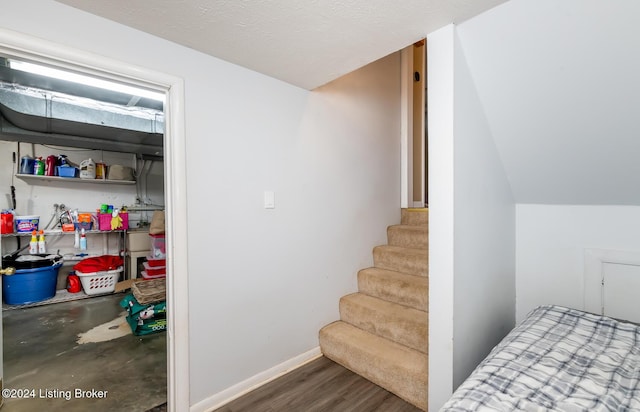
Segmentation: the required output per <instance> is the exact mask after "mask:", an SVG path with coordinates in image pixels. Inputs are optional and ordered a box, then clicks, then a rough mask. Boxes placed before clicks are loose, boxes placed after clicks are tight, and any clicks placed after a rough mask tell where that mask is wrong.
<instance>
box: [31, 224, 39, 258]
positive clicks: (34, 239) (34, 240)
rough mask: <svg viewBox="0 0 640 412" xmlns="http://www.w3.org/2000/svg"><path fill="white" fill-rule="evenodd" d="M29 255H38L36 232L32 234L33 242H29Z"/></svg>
mask: <svg viewBox="0 0 640 412" xmlns="http://www.w3.org/2000/svg"><path fill="white" fill-rule="evenodd" d="M29 253H31V254H32V255H35V254H36V253H38V238H37V237H36V231H35V230H34V231H33V232H31V241H30V242H29Z"/></svg>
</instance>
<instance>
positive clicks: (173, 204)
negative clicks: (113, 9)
mask: <svg viewBox="0 0 640 412" xmlns="http://www.w3.org/2000/svg"><path fill="white" fill-rule="evenodd" d="M0 53H6V54H9V55H13V56H16V57H20V58H24V59H27V60H31V61H34V62H40V63H45V64H50V65H54V66H57V67H62V68H67V69H73V70H75V71H79V72H82V73H84V74H87V75H92V76H98V77H102V78H108V79H112V80H117V81H120V82H125V83H128V84H131V85H134V86H138V87H143V88H147V89H152V90H154V91H158V92H161V93H165V95H166V102H165V134H164V154H165V155H164V174H165V179H164V190H165V208H166V209H165V210H166V222H165V223H166V228H167V230H166V232H167V234H166V242H167V308H168V311H167V324H168V327H167V406H168V410H169V411H178V410H180V411H183V410H188V409H189V313H188V312H189V309H188V308H189V301H188V277H187V276H175V274H177V273H178V272H180V273H183V272H185V271H187V273H188V260H187V250H188V248H187V229H186V228H187V215H186V210H187V196H186V195H187V194H186V188H187V179H186V139H185V114H184V107H185V104H184V100H185V99H184V81H183V79H181V78H179V77H176V76H172V75H168V74H165V73H161V72H157V71H155V70H151V69H148V68H145V67H139V66H135V65H132V64H128V63H126V62H121V61H117V60H114V59H109V58H106V57H104V56H100V55H97V54H93V53H91V52H87V51H84V50H78V49H74V48H70V47H67V46H63V45H60V44H57V43H53V42H50V41H47V40H43V39H39V38H36V37H32V36H29V35H26V34H23V33H18V32H14V31H11V30H7V29H4V28H0ZM178 268H179V269H180V271H178V270H177V269H178ZM0 293H1V292H0ZM1 331H2V329H1V328H0V333H1ZM0 339H2V336H1V335H0ZM0 342H1V341H0ZM1 356H2V353H1V352H0V366H2V361H1ZM3 376H4V374H2V370H1V369H0V381H2V377H3Z"/></svg>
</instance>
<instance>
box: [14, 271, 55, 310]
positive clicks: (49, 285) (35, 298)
mask: <svg viewBox="0 0 640 412" xmlns="http://www.w3.org/2000/svg"><path fill="white" fill-rule="evenodd" d="M61 266H62V262H59V263H56V264H55V265H52V266H45V267H40V268H33V269H18V270H16V273H14V274H13V275H4V276H3V279H2V296H3V298H4V302H5V303H6V304H8V305H26V304H29V303H36V302H41V301H43V300H47V299H50V298H52V297H54V296H55V295H56V283H57V281H58V271H59V269H60V267H61Z"/></svg>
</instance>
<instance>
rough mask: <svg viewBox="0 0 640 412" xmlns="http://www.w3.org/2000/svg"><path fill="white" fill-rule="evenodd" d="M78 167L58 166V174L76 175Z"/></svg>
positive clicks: (65, 175)
mask: <svg viewBox="0 0 640 412" xmlns="http://www.w3.org/2000/svg"><path fill="white" fill-rule="evenodd" d="M77 171H78V169H76V168H75V167H72V166H56V174H57V175H58V176H60V177H76V172H77Z"/></svg>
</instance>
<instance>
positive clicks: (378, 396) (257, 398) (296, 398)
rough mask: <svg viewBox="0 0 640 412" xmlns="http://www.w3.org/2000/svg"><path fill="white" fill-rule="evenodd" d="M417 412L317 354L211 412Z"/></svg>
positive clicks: (407, 404) (411, 406) (390, 394)
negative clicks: (286, 372)
mask: <svg viewBox="0 0 640 412" xmlns="http://www.w3.org/2000/svg"><path fill="white" fill-rule="evenodd" d="M298 411H300V412H303V411H304V412H321V411H322V412H347V411H349V412H359V411H362V412H374V411H379V412H420V410H419V409H418V408H416V407H415V406H413V405H411V404H409V403H407V402H405V401H404V400H402V399H400V398H398V397H397V396H395V395H393V394H392V393H390V392H387V391H386V390H384V389H382V388H381V387H379V386H377V385H374V384H373V383H371V382H369V381H368V380H366V379H364V378H362V377H360V376H358V375H356V374H355V373H353V372H351V371H349V370H348V369H345V368H343V367H342V366H340V365H338V364H337V363H335V362H333V361H331V360H329V359H327V358H325V357H321V358H319V359H316V360H314V361H312V362H309V363H308V364H306V365H304V366H302V367H300V368H298V369H296V370H294V371H292V372H290V373H288V374H286V375H284V376H281V377H280V378H278V379H275V380H273V381H272V382H269V383H267V384H266V385H264V386H261V387H260V388H258V389H256V390H254V391H252V392H250V393H248V394H246V395H244V396H242V397H240V398H238V399H236V400H234V401H232V402H230V403H228V404H226V405H225V406H223V407H222V408H219V409H216V410H215V412H298Z"/></svg>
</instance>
